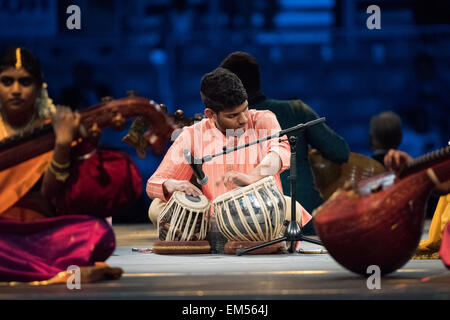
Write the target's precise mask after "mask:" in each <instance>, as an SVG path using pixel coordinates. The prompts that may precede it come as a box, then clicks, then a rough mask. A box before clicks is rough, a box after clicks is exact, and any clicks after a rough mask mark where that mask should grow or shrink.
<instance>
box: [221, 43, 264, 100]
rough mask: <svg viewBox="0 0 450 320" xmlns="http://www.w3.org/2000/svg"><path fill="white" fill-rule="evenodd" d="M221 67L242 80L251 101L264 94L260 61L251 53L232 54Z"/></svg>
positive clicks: (237, 52)
mask: <svg viewBox="0 0 450 320" xmlns="http://www.w3.org/2000/svg"><path fill="white" fill-rule="evenodd" d="M220 67H222V68H225V69H228V70H230V71H231V72H233V73H234V74H235V75H237V76H238V77H239V79H241V81H242V84H243V85H244V88H245V90H246V91H247V94H248V96H249V99H250V100H251V99H253V98H255V97H257V96H259V95H261V94H262V93H261V80H260V78H261V73H260V71H259V65H258V61H256V58H255V57H253V56H252V55H250V54H249V53H247V52H242V51H235V52H232V53H230V54H229V55H228V56H227V57H226V58H225V59H224V60H223V61H222V62H221V64H220Z"/></svg>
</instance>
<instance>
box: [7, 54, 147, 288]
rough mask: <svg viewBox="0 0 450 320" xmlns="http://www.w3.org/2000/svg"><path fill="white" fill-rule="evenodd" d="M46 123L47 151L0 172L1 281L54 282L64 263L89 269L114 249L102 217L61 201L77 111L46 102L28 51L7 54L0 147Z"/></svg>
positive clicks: (38, 69)
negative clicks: (49, 130) (49, 131)
mask: <svg viewBox="0 0 450 320" xmlns="http://www.w3.org/2000/svg"><path fill="white" fill-rule="evenodd" d="M50 121H51V123H52V127H53V131H54V134H55V146H54V149H53V150H52V151H50V152H47V153H44V154H42V155H40V156H37V157H35V158H32V159H30V160H27V161H24V162H21V163H19V164H17V165H16V166H14V167H11V168H9V169H6V170H3V171H1V172H0V281H42V280H48V279H51V278H54V277H55V276H57V275H58V274H59V278H61V274H63V275H64V273H65V271H66V270H67V268H68V267H69V266H72V265H76V266H78V267H89V266H93V265H94V264H95V263H96V262H99V261H105V260H106V259H107V258H108V257H109V256H110V255H111V254H112V252H113V251H114V249H115V237H114V232H113V230H112V228H111V226H110V224H108V223H107V222H106V221H105V220H104V217H106V216H108V215H109V213H108V212H99V213H98V214H95V215H96V216H97V217H95V216H93V215H92V214H91V212H88V213H85V212H81V210H80V209H76V210H75V211H74V210H70V208H69V206H68V205H67V201H65V199H67V196H68V195H69V196H70V195H71V194H70V192H71V189H70V188H71V187H72V185H71V184H73V183H74V182H73V181H72V182H71V179H70V178H71V175H72V172H73V170H74V166H75V165H77V163H76V161H74V158H73V150H72V142H73V140H74V138H75V137H76V135H77V134H78V132H79V129H80V114H78V113H74V112H72V111H71V109H70V108H68V107H62V106H58V107H55V106H54V105H53V103H52V100H51V99H49V98H48V94H47V90H46V84H45V83H44V82H43V76H42V70H41V66H40V63H39V61H38V60H37V59H36V58H35V57H34V56H33V54H31V53H30V52H29V51H28V50H26V49H23V48H13V49H9V50H7V51H6V52H5V53H4V54H3V56H2V57H1V58H0V142H1V141H2V140H4V139H7V138H10V137H15V136H23V135H26V134H27V133H28V132H30V131H32V130H33V129H35V128H36V127H39V126H41V125H43V124H45V123H48V122H50ZM133 169H135V168H134V167H133ZM133 172H134V171H133ZM134 173H135V172H134ZM81 178H82V177H77V178H76V179H77V183H78V182H79V181H78V180H80V179H81ZM135 180H138V181H137V183H135V185H139V183H140V181H139V179H135ZM81 182H83V180H82V179H81ZM139 186H140V185H139ZM88 189H89V188H88ZM89 191H90V192H88V194H91V199H89V198H88V199H87V201H85V202H87V205H89V204H90V203H91V204H92V203H94V201H96V202H99V201H98V199H97V198H98V192H95V190H94V191H92V190H89ZM116 196H117V195H116ZM90 200H92V201H90ZM127 200H128V199H127ZM78 202H80V201H78ZM60 203H63V204H64V205H60ZM72 203H74V202H72ZM61 208H65V209H67V210H66V211H65V212H64V211H62V209H61ZM74 212H75V213H76V214H74ZM113 271H114V272H113V274H115V275H117V274H119V276H120V273H121V272H119V273H117V272H118V271H117V269H116V270H113Z"/></svg>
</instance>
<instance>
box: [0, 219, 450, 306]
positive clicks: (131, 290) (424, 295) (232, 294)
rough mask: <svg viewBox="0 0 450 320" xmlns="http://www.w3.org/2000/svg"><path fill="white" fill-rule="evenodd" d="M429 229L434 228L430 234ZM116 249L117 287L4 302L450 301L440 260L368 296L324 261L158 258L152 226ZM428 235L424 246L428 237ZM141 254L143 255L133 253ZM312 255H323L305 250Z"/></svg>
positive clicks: (23, 290) (119, 229) (125, 229)
mask: <svg viewBox="0 0 450 320" xmlns="http://www.w3.org/2000/svg"><path fill="white" fill-rule="evenodd" d="M428 225H429V221H428V223H427V226H428ZM114 230H115V233H116V238H117V248H116V250H115V252H114V254H113V255H112V256H111V257H110V258H109V259H108V260H107V263H108V264H109V265H110V266H112V267H121V268H122V269H123V270H124V274H123V275H122V278H121V279H119V280H113V281H104V282H98V283H90V284H82V287H81V289H80V290H69V289H67V287H66V286H65V285H51V286H38V287H35V286H30V285H27V284H19V285H15V286H7V285H1V286H0V299H155V300H156V299H164V300H167V299H176V300H185V299H186V300H197V299H208V300H225V299H233V300H236V299H237V300H240V299H246V300H248V299H258V300H264V299H270V300H286V299H320V300H328V299H333V300H336V299H339V300H341V299H357V300H366V299H383V300H384V299H431V300H448V299H449V298H450V271H448V270H447V269H446V268H445V266H444V265H443V263H442V261H441V260H410V261H409V262H408V263H407V264H406V265H405V266H403V267H402V268H401V269H399V270H397V271H396V272H394V273H392V274H389V275H387V276H385V277H382V278H381V281H380V286H381V288H380V289H372V290H370V289H368V286H367V280H366V278H364V277H361V276H359V275H356V274H354V273H351V272H350V271H347V270H346V269H344V268H343V267H341V266H340V265H339V264H337V263H336V262H335V261H334V260H333V258H332V257H331V256H330V255H328V254H326V253H325V254H324V253H316V254H314V253H313V254H311V253H307V254H306V253H303V254H301V253H292V254H290V253H287V254H277V255H246V256H233V255H218V254H200V255H158V254H155V253H152V252H151V250H149V249H151V246H152V243H153V242H154V241H155V240H156V231H155V229H154V227H153V226H152V225H151V224H139V225H116V226H114ZM427 232H428V229H427V228H425V230H424V235H423V238H425V237H427ZM136 249H140V251H141V252H139V251H136ZM301 249H303V250H305V251H307V252H310V251H313V252H314V251H316V252H317V251H318V250H320V249H324V248H323V247H321V246H318V245H315V244H311V243H308V242H303V243H302V244H301Z"/></svg>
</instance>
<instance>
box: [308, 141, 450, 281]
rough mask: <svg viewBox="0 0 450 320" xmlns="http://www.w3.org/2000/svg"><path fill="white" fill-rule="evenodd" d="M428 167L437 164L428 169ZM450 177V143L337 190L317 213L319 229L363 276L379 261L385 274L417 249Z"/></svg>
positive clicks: (336, 256) (344, 260) (336, 252)
mask: <svg viewBox="0 0 450 320" xmlns="http://www.w3.org/2000/svg"><path fill="white" fill-rule="evenodd" d="M429 169H432V173H431V171H429ZM430 173H431V174H433V173H434V174H435V175H436V177H437V178H438V179H439V181H441V182H444V181H447V180H449V179H450V147H446V148H443V149H441V150H438V151H436V152H434V153H431V154H428V155H425V156H423V157H420V158H418V159H416V160H414V161H413V162H412V163H411V164H409V165H408V166H407V167H406V168H405V169H404V170H402V171H400V172H399V173H397V174H396V173H393V172H386V173H382V174H381V175H377V176H374V177H372V178H369V179H365V180H362V181H360V182H359V183H358V184H357V185H353V186H348V187H347V188H340V189H338V190H337V191H336V192H335V193H334V194H333V195H332V196H331V197H330V198H329V199H328V200H327V201H326V202H325V203H324V204H323V205H322V206H320V207H319V208H317V209H316V210H315V211H314V213H313V216H314V226H315V229H316V231H317V233H318V235H319V237H320V239H321V241H322V243H323V244H324V246H325V247H326V248H327V250H328V252H329V253H330V255H331V256H332V257H333V258H334V259H335V260H336V261H337V262H338V263H339V264H341V265H342V266H344V267H345V268H347V269H348V270H350V271H353V272H355V273H358V274H361V275H367V268H368V267H369V266H371V265H376V266H378V267H379V268H380V271H381V273H382V274H388V273H391V272H393V271H395V270H397V269H398V268H400V267H402V266H403V265H404V264H405V263H406V262H408V260H409V259H410V258H411V256H412V255H413V254H414V252H415V250H416V248H417V245H418V243H419V241H420V238H421V235H422V232H423V225H424V221H425V206H426V202H427V198H428V196H429V193H430V191H431V190H432V188H433V187H434V186H435V183H434V182H433V181H432V179H431V178H430Z"/></svg>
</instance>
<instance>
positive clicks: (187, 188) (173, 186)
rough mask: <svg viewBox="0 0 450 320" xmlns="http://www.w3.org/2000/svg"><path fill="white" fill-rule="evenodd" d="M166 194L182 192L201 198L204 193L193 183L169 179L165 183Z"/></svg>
mask: <svg viewBox="0 0 450 320" xmlns="http://www.w3.org/2000/svg"><path fill="white" fill-rule="evenodd" d="M163 189H164V192H165V193H166V192H167V194H172V193H174V192H175V191H182V192H184V193H186V194H188V195H190V196H194V197H199V196H201V195H202V191H201V190H200V189H199V188H197V187H196V186H194V185H193V184H192V183H190V182H189V181H186V180H174V179H169V180H166V181H165V182H164V183H163Z"/></svg>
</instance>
